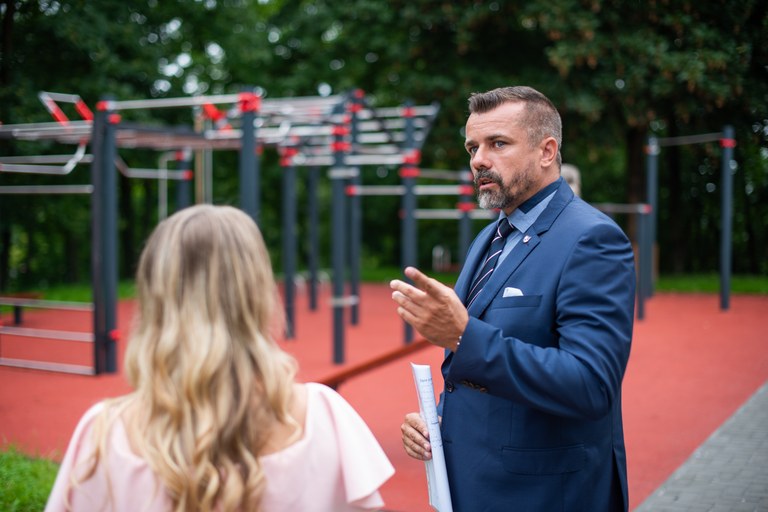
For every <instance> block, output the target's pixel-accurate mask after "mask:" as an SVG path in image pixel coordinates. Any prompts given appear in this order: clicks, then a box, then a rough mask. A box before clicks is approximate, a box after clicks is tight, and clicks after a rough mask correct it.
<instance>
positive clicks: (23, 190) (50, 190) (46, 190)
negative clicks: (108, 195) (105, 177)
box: [0, 185, 93, 195]
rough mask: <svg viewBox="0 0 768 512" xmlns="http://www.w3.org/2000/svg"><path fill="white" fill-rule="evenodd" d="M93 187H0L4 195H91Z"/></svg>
mask: <svg viewBox="0 0 768 512" xmlns="http://www.w3.org/2000/svg"><path fill="white" fill-rule="evenodd" d="M91 193H93V185H18V186H5V187H0V195H5V194H91Z"/></svg>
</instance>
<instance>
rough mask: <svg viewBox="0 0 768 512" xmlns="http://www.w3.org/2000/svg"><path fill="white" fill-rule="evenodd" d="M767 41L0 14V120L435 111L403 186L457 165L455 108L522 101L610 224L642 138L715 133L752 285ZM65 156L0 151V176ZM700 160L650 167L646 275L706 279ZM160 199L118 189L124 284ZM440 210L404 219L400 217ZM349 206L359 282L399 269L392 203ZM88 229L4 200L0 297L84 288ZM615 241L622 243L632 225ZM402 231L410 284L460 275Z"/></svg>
mask: <svg viewBox="0 0 768 512" xmlns="http://www.w3.org/2000/svg"><path fill="white" fill-rule="evenodd" d="M767 20H768V4H766V3H765V2H760V1H759V0H715V1H711V2H694V1H691V0H663V1H652V2H650V3H649V2H637V1H627V0H620V1H616V2H599V1H597V0H547V1H544V0H532V1H530V2H525V3H519V2H476V1H474V0H457V1H453V2H448V1H441V0H440V1H435V0H392V1H389V2H381V1H377V0H349V1H347V2H333V1H330V0H269V1H262V0H206V1H199V0H179V1H176V2H160V1H158V0H147V1H145V2H121V1H119V0H91V1H88V2H86V1H85V0H60V1H57V2H47V1H45V2H44V1H21V0H5V1H2V2H0V22H2V26H3V31H4V32H3V38H2V41H0V44H2V47H1V48H0V51H1V52H2V53H1V54H0V121H2V122H3V123H4V124H11V123H27V122H40V121H48V120H50V116H49V115H48V114H47V113H46V111H45V109H44V108H42V106H41V104H40V102H39V101H38V99H37V92H38V91H40V90H47V91H55V92H65V93H76V94H79V95H80V96H81V97H82V98H83V99H84V100H85V102H86V103H87V104H88V105H90V106H91V108H94V106H95V104H96V102H97V101H98V100H99V99H101V98H102V97H103V95H105V94H110V95H113V96H114V97H116V98H118V99H121V100H128V99H145V98H158V97H179V96H188V95H195V94H218V93H232V92H237V91H240V90H242V88H243V87H246V86H248V87H251V86H258V87H260V88H261V89H262V91H263V92H264V93H265V94H266V95H267V96H268V97H273V98H278V97H291V96H315V95H318V94H321V93H322V94H332V93H342V92H345V91H348V90H350V89H352V88H361V89H363V90H364V91H365V93H366V100H367V101H368V102H369V103H370V104H372V105H374V106H396V105H401V104H403V103H404V102H405V101H407V100H412V101H413V102H415V103H416V104H426V103H431V102H437V103H438V104H439V105H440V113H439V115H438V117H437V119H436V120H435V123H434V126H433V128H432V130H431V133H430V135H429V137H428V139H427V140H426V141H425V144H424V147H423V148H422V149H423V151H422V165H423V166H424V167H429V168H443V169H461V168H465V167H466V165H467V158H466V155H465V152H464V149H463V147H462V141H463V135H462V132H461V128H462V126H463V124H464V121H465V117H466V97H467V95H468V94H470V93H471V92H473V91H478V90H486V89H489V88H493V87H497V86H500V85H506V84H511V83H525V84H529V85H532V86H533V87H536V88H539V89H541V90H542V91H544V92H546V93H547V94H548V95H549V96H550V97H551V98H552V99H553V101H554V102H555V103H556V104H557V105H558V107H559V109H560V110H561V114H562V116H563V121H564V141H565V142H564V145H563V155H564V159H565V161H566V162H569V163H572V164H575V165H576V166H578V167H579V168H580V169H581V171H582V179H583V187H582V189H583V195H584V197H585V199H587V200H588V201H591V202H617V203H621V202H630V203H635V202H642V201H645V177H644V158H645V156H644V153H643V146H644V145H645V142H646V138H647V136H648V135H649V134H650V133H653V134H655V135H657V136H659V137H674V136H678V135H689V134H697V133H712V132H717V131H720V130H721V129H722V127H723V125H725V124H731V125H733V126H734V127H735V129H736V139H737V146H736V153H735V161H736V162H737V163H738V167H737V169H736V170H735V174H734V201H735V202H734V219H733V220H734V233H733V263H734V269H735V270H736V271H737V272H743V273H749V274H768V258H766V254H768V234H766V231H765V229H763V227H764V226H766V225H768V197H766V195H768V124H766V123H767V122H766V119H768V107H766V105H768V71H766V68H765V62H768V45H766V41H768V21H767ZM64 108H65V111H66V113H67V115H69V116H70V117H71V118H78V117H79V116H78V114H77V113H76V112H75V111H74V109H72V108H71V107H69V106H64ZM124 117H125V119H126V120H127V121H141V122H143V123H151V124H157V125H164V126H168V125H187V126H188V125H191V124H193V123H194V121H195V120H194V113H192V112H190V111H189V109H161V110H152V111H149V110H146V109H145V110H132V111H126V112H125V113H124ZM73 151H74V150H73V148H72V147H67V146H60V145H57V144H52V143H39V142H24V141H10V140H7V139H0V155H25V154H41V153H42V154H59V153H70V154H71V153H72V152H73ZM120 156H121V158H123V159H124V160H125V161H126V162H127V163H128V164H129V165H130V166H132V167H137V168H142V167H146V168H156V167H158V165H159V163H158V160H159V155H157V154H156V153H153V152H149V151H137V150H121V152H120ZM719 156H720V148H719V147H718V146H717V144H714V143H711V144H707V145H696V146H689V147H682V148H676V149H675V148H664V149H663V151H662V154H661V155H660V160H659V171H660V180H659V182H660V190H659V198H660V204H659V211H658V218H659V226H658V243H659V264H660V269H661V270H662V271H663V272H670V273H673V272H710V271H712V270H714V269H715V268H716V267H717V258H718V250H717V244H718V237H719V229H720V228H719V218H720V211H719V208H720V206H719V195H720V191H719V183H720V165H719ZM213 160H214V180H213V183H214V187H213V200H214V202H217V203H228V204H237V202H238V197H239V195H238V174H237V155H236V153H234V152H217V153H216V154H215V155H214V157H213ZM277 160H278V159H277V156H276V155H275V153H274V151H271V150H268V151H266V152H265V154H264V159H263V161H262V167H261V169H262V174H261V175H262V190H263V194H262V198H263V199H262V200H263V205H262V212H261V225H262V226H264V235H265V239H266V241H267V244H268V246H269V247H270V250H271V253H272V257H273V261H274V263H275V266H276V268H278V269H279V268H280V266H281V256H280V240H281V233H280V228H279V226H280V208H281V205H280V194H279V193H278V191H279V190H280V187H281V180H280V172H279V166H278V164H277ZM303 172H304V170H301V171H300V173H303ZM307 172H308V171H307ZM320 172H321V173H323V175H324V171H323V170H321V171H320ZM363 173H364V182H365V183H366V184H387V183H389V184H391V183H397V181H398V178H397V169H396V168H392V167H380V168H364V169H363ZM89 181H90V175H89V172H88V170H87V168H84V167H78V168H76V169H75V170H74V171H73V172H72V173H70V175H68V176H31V175H15V174H9V173H0V185H18V184H30V183H32V184H50V183H57V184H65V183H67V184H70V183H71V184H75V183H88V182H89ZM327 181H328V180H322V182H323V185H322V186H321V195H322V197H321V203H320V204H321V205H322V207H323V210H322V211H321V214H320V218H319V219H313V220H312V221H310V220H306V210H305V205H306V203H307V191H306V188H305V186H304V184H305V182H306V180H300V182H299V190H298V195H299V205H298V207H299V219H300V225H299V226H298V227H297V230H298V233H299V237H300V251H301V254H306V252H307V250H308V249H307V247H306V246H305V244H306V242H305V240H304V239H305V237H306V236H305V235H306V233H307V229H308V228H307V224H308V223H309V222H313V221H314V222H319V223H320V231H321V236H320V239H321V240H322V247H321V257H322V258H321V260H325V259H327V258H328V255H329V253H330V239H331V236H330V226H329V224H330V223H329V221H328V219H329V213H330V212H329V210H330V208H329V201H330V198H329V196H330V193H329V187H328V185H327ZM170 193H171V195H172V194H173V188H172V187H171V189H170ZM159 194H160V191H159V188H158V184H157V183H156V182H154V181H139V180H129V179H127V178H121V179H120V180H119V208H120V214H119V218H120V233H119V246H120V257H119V262H120V275H121V277H123V278H128V277H130V276H131V275H132V272H133V269H134V267H135V264H136V259H137V256H138V254H139V252H140V250H141V247H142V244H143V242H144V240H145V238H146V236H147V234H148V233H149V231H150V230H151V229H152V227H153V226H154V225H155V224H156V223H157V221H158V218H159V215H158V207H157V205H158V198H159ZM454 202H455V201H454V200H453V199H452V198H424V199H421V198H420V200H419V207H422V208H424V207H441V208H450V207H452V206H453V203H454ZM172 206H173V205H172V204H171V207H172ZM363 207H364V226H365V228H366V231H365V232H366V235H365V236H364V239H363V243H364V247H363V258H364V262H365V263H366V264H367V265H372V266H381V265H384V266H397V264H398V263H399V259H400V252H401V247H400V245H401V241H400V233H399V222H397V220H396V219H398V218H399V208H400V204H399V199H397V198H365V200H364V203H363ZM89 215H90V214H89V201H88V199H87V198H85V197H23V196H2V200H1V201H0V289H13V288H19V287H46V286H48V285H50V284H53V283H57V282H80V281H83V280H84V279H87V276H88V275H89V272H90V257H91V255H90V220H89ZM622 222H624V223H626V225H627V229H628V231H629V232H630V235H631V236H634V225H633V222H632V221H631V220H627V221H626V222H625V221H622ZM480 225H482V223H481V222H478V224H477V226H476V229H479V226H480ZM418 232H419V247H418V250H419V255H418V258H419V262H420V264H421V265H422V266H423V265H426V264H428V262H430V260H431V251H432V248H433V247H434V246H436V245H443V246H447V247H449V248H450V249H451V251H452V252H453V254H454V260H457V259H458V257H457V251H458V247H457V246H458V243H457V241H456V239H457V226H456V224H455V223H451V222H448V221H430V222H426V221H421V222H420V224H419V228H418ZM372 233H373V234H375V235H372ZM321 263H322V264H325V263H326V262H325V261H322V262H321Z"/></svg>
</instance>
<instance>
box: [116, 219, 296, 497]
mask: <svg viewBox="0 0 768 512" xmlns="http://www.w3.org/2000/svg"><path fill="white" fill-rule="evenodd" d="M136 281H137V294H138V303H139V311H138V316H137V319H136V321H135V325H134V329H133V332H132V334H131V337H130V340H129V343H128V347H127V351H126V356H125V370H126V374H127V377H128V380H129V382H130V384H131V385H132V386H133V387H134V389H135V393H134V395H133V397H134V398H135V399H136V401H137V403H138V404H140V407H139V409H140V410H142V411H143V412H141V414H140V415H139V416H138V422H137V423H136V425H137V426H138V428H139V429H140V433H139V435H137V436H135V437H136V439H135V445H136V446H134V449H136V450H137V452H138V455H140V456H141V457H143V458H144V459H145V460H146V461H147V462H148V464H149V465H150V467H151V468H152V470H153V471H154V472H155V473H156V475H157V476H158V478H159V479H160V481H161V482H162V484H163V485H164V487H165V488H166V490H167V492H168V494H169V497H170V499H171V501H172V503H173V510H175V511H186V510H193V509H194V510H201V511H208V510H212V509H214V508H215V509H216V510H223V511H229V510H256V509H258V504H259V501H260V497H261V495H262V494H263V490H264V483H265V480H264V474H263V471H262V468H261V465H260V463H259V459H258V454H259V452H260V451H261V450H262V449H263V448H264V446H265V443H266V442H267V441H268V439H269V434H270V432H271V431H272V427H274V426H276V425H277V424H279V423H283V424H292V423H294V420H293V419H292V417H291V416H290V414H289V408H290V403H291V397H292V392H291V390H292V384H293V382H294V376H295V373H296V364H295V360H294V359H293V358H292V357H291V356H289V355H288V354H286V353H285V352H283V351H282V350H281V349H280V348H279V347H278V346H277V344H276V343H275V342H274V340H273V338H272V336H271V335H270V333H271V332H274V331H273V329H274V328H275V320H274V319H275V315H277V314H278V311H277V309H278V308H277V307H276V305H277V304H278V301H277V291H276V286H275V281H274V277H273V274H272V267H271V265H270V262H269V254H268V253H267V249H266V247H265V245H264V240H263V238H262V236H261V233H260V232H259V229H258V227H257V226H256V224H255V223H254V222H253V220H251V218H250V217H248V216H247V215H246V214H245V213H243V212H242V211H240V210H237V209H235V208H233V207H228V206H211V205H198V206H194V207H190V208H187V209H185V210H182V211H180V212H178V213H176V214H175V215H173V216H171V217H170V218H168V219H167V220H165V221H163V222H162V223H160V224H159V225H158V226H157V228H156V229H155V231H154V232H153V234H152V235H151V236H150V238H149V240H148V241H147V244H146V247H145V249H144V251H143V253H142V256H141V259H140V262H139V267H138V271H137V277H136Z"/></svg>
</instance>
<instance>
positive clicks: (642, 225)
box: [636, 205, 651, 320]
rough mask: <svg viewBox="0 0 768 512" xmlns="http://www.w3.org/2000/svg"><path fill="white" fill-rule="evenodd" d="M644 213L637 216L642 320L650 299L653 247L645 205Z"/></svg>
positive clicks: (638, 306)
mask: <svg viewBox="0 0 768 512" xmlns="http://www.w3.org/2000/svg"><path fill="white" fill-rule="evenodd" d="M643 206H644V209H643V211H641V212H639V215H638V216H637V226H638V235H637V238H638V240H637V246H638V249H639V257H638V267H639V268H638V270H637V271H638V276H637V294H636V295H637V318H638V319H639V320H642V319H644V318H645V299H646V298H647V297H648V291H647V290H646V289H645V287H646V286H648V283H649V280H648V279H647V275H648V274H649V273H650V272H651V262H650V260H649V258H648V255H649V254H650V252H651V251H650V250H649V247H650V246H651V240H650V236H649V231H650V225H651V215H650V214H651V211H650V207H649V206H648V205H643Z"/></svg>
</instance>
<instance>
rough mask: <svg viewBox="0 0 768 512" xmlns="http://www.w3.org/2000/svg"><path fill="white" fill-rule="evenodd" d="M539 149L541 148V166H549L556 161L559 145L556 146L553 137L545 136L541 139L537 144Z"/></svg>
mask: <svg viewBox="0 0 768 512" xmlns="http://www.w3.org/2000/svg"><path fill="white" fill-rule="evenodd" d="M539 149H540V150H541V166H542V167H550V166H552V165H554V164H555V162H556V161H557V152H558V151H559V149H560V148H559V147H557V141H556V140H555V138H554V137H547V138H546V139H544V140H542V141H541V144H540V145H539Z"/></svg>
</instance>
